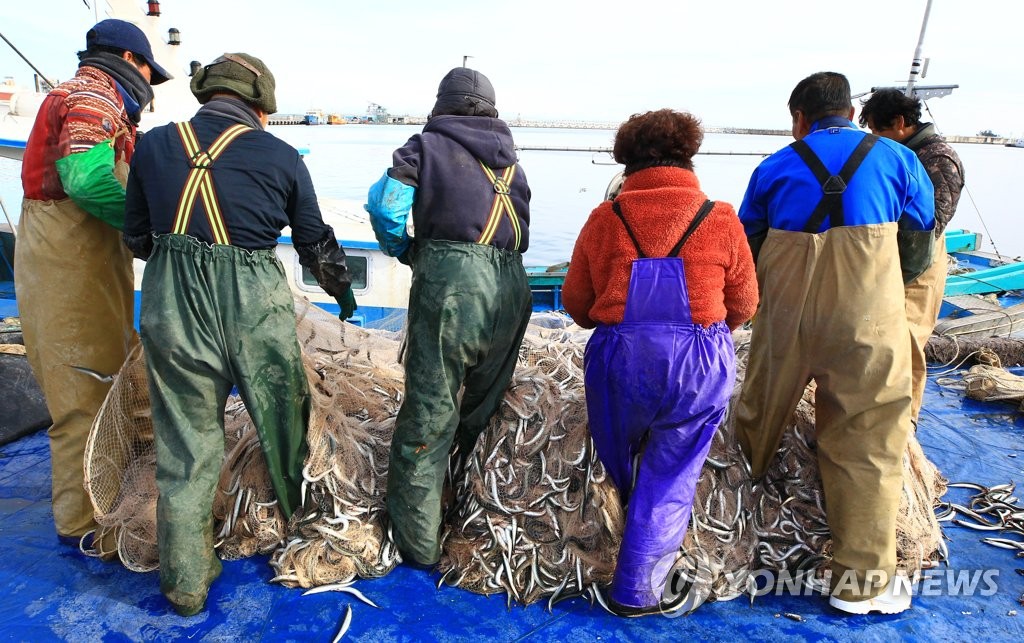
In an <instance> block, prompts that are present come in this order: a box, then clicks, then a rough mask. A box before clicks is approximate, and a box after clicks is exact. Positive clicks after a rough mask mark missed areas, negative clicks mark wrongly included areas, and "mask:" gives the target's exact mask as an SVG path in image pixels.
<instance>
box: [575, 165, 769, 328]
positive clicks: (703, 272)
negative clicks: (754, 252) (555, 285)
mask: <svg viewBox="0 0 1024 643" xmlns="http://www.w3.org/2000/svg"><path fill="white" fill-rule="evenodd" d="M706 199H707V196H705V195H704V193H703V192H701V189H700V183H699V182H698V180H697V176H696V175H695V174H694V173H693V172H691V171H690V170H684V169H682V168H676V167H653V168H648V169H646V170H640V171H638V172H635V173H633V174H631V175H630V176H628V177H627V178H626V181H625V183H624V184H623V186H622V193H621V194H620V195H619V197H618V201H619V205H620V207H621V209H622V215H623V217H625V219H626V221H627V222H629V226H630V228H631V229H632V230H633V234H635V235H636V238H637V241H638V242H639V243H640V247H641V248H642V249H643V251H644V253H645V254H646V255H647V256H648V257H664V256H665V255H667V254H668V252H669V250H671V249H672V247H673V246H674V245H675V244H676V243H677V242H678V241H679V239H680V238H681V237H682V236H683V233H684V232H685V231H686V228H687V227H689V225H690V222H691V221H692V220H693V217H694V216H695V215H696V214H697V210H698V209H700V207H701V205H703V204H704V201H705V200H706ZM679 256H680V257H682V259H683V265H684V267H685V271H686V284H687V289H688V290H689V294H690V308H691V313H692V317H693V321H694V323H697V324H700V325H702V326H705V327H707V326H709V325H711V324H712V323H714V322H717V321H723V320H724V321H725V323H726V324H728V326H729V328H730V329H735V328H737V327H739V326H740V325H742V324H743V322H745V321H747V320H748V319H750V318H751V317H752V316H753V315H754V312H755V311H756V310H757V302H758V291H757V277H756V274H755V271H754V261H753V259H752V257H751V254H750V246H749V245H747V238H746V235H745V234H744V232H743V224H741V223H740V220H739V218H738V217H737V216H736V211H735V210H734V209H733V207H732V206H731V205H729V204H728V203H725V202H723V201H716V202H715V207H714V209H712V211H711V213H710V214H709V215H708V216H707V218H705V219H704V221H703V222H702V223H701V224H700V225H699V226H698V227H697V229H696V230H695V231H694V233H693V234H692V235H690V238H689V239H688V240H687V241H686V243H685V244H684V245H683V249H682V251H681V252H680V253H679ZM636 258H637V252H636V248H635V247H634V245H633V242H632V240H630V238H629V235H628V233H627V232H626V229H625V227H623V225H622V222H621V221H620V220H619V218H618V217H617V216H615V213H614V212H613V211H612V204H611V201H605V202H603V203H601V204H600V205H599V206H597V208H595V209H594V211H593V212H591V213H590V217H589V218H588V219H587V222H586V223H585V224H584V225H583V229H582V230H581V231H580V236H579V238H578V239H577V240H576V247H575V249H574V250H573V253H572V261H570V263H569V272H568V273H567V274H566V277H565V285H564V286H563V288H562V301H563V302H564V304H565V310H566V311H567V312H568V313H569V315H571V316H572V318H573V320H574V321H575V322H576V323H577V324H579V325H580V326H583V327H584V328H593V327H594V326H596V325H597V324H618V323H621V322H622V318H623V316H624V314H625V310H626V293H627V292H628V290H629V277H630V273H631V270H632V264H633V260H634V259H636Z"/></svg>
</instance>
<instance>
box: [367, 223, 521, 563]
mask: <svg viewBox="0 0 1024 643" xmlns="http://www.w3.org/2000/svg"><path fill="white" fill-rule="evenodd" d="M412 266H413V276H412V289H411V291H410V293H409V325H408V330H407V332H406V337H407V341H408V347H407V350H406V359H405V401H404V402H403V403H402V408H401V410H400V411H399V412H398V418H397V420H396V421H395V433H394V437H393V438H392V440H391V457H390V465H389V471H388V496H387V504H388V513H389V515H390V518H391V523H392V527H393V532H392V533H393V535H394V538H395V542H396V544H397V545H398V548H399V550H400V551H401V552H402V553H403V555H404V556H405V557H406V559H408V558H412V559H413V562H415V563H419V564H421V565H430V564H433V563H436V562H437V561H438V559H439V558H440V555H441V544H440V535H441V534H440V531H441V509H442V508H441V491H442V487H443V485H444V477H445V472H446V470H447V468H448V457H449V453H450V451H451V448H452V444H453V441H455V440H457V441H458V447H459V450H460V452H462V453H463V454H465V453H468V452H469V451H471V450H472V449H473V446H474V444H475V443H476V439H477V437H478V436H479V435H480V433H481V432H482V431H483V430H484V428H485V427H486V426H487V422H488V421H489V420H490V419H491V416H492V415H494V413H495V411H497V409H498V405H499V404H500V403H501V399H502V397H504V395H505V390H506V389H507V388H508V383H509V381H510V380H511V378H512V373H513V371H514V370H515V366H516V360H517V358H518V355H519V345H520V343H521V342H522V339H523V335H524V334H525V333H526V326H527V324H528V323H529V321H530V311H531V295H530V286H529V283H528V282H527V279H526V271H525V270H524V269H523V259H522V255H521V254H519V253H518V252H510V251H505V250H498V249H496V248H494V247H493V246H489V245H480V244H476V243H459V242H454V241H433V240H430V241H417V242H416V247H415V252H414V256H413V261H412ZM460 389H463V390H462V395H461V401H460V397H459V394H460Z"/></svg>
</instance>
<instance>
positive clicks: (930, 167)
mask: <svg viewBox="0 0 1024 643" xmlns="http://www.w3.org/2000/svg"><path fill="white" fill-rule="evenodd" d="M860 124H861V127H867V128H868V129H870V130H871V132H872V133H873V134H877V135H878V136H884V137H885V138H888V139H892V140H894V141H898V142H900V143H902V144H904V145H906V146H907V147H909V148H910V149H911V150H913V151H914V153H915V154H917V158H918V159H919V160H920V161H921V164H922V165H924V169H925V170H926V171H927V172H928V177H929V178H930V179H931V180H932V187H933V188H934V189H935V239H936V242H935V255H934V259H933V261H932V265H931V267H930V268H928V270H925V271H924V272H923V273H922V274H921V276H919V277H918V278H917V279H914V280H913V281H911V282H910V283H908V284H906V285H905V286H904V288H903V290H904V293H905V294H906V297H907V322H908V323H909V324H910V344H911V351H912V352H911V359H912V365H911V374H912V375H913V378H914V381H913V397H912V398H911V402H910V412H911V415H912V417H913V419H914V424H915V426H916V425H917V418H918V416H919V415H920V414H921V400H922V399H923V398H924V384H925V381H926V380H927V375H928V373H927V365H926V363H925V358H924V347H925V344H927V343H928V338H929V337H931V336H932V331H933V330H934V329H935V322H936V321H938V319H939V309H940V308H942V294H943V291H944V290H945V289H946V273H947V272H948V270H949V268H948V259H947V255H946V243H945V237H944V236H943V233H944V231H945V229H946V226H947V225H949V222H950V220H951V219H952V218H953V215H954V214H955V213H956V205H957V203H958V202H959V201H960V192H961V191H962V190H963V189H964V166H963V163H961V162H960V156H959V155H958V154H957V153H956V150H954V149H953V148H952V147H951V146H950V145H949V143H947V142H946V139H944V138H942V136H940V135H939V133H938V132H937V131H936V130H935V124H934V123H922V122H921V101H919V100H918V99H917V98H916V97H914V96H907V95H905V94H904V93H903V92H901V91H900V90H898V89H881V90H879V91H877V92H875V93H873V94H872V95H871V98H869V99H868V100H866V101H865V102H864V104H863V106H862V107H861V111H860Z"/></svg>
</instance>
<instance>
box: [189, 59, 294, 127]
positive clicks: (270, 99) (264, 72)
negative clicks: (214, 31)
mask: <svg viewBox="0 0 1024 643" xmlns="http://www.w3.org/2000/svg"><path fill="white" fill-rule="evenodd" d="M191 88H192V93H193V94H194V95H195V97H196V99H197V100H198V101H199V102H200V103H206V102H208V101H209V100H210V98H212V97H213V95H214V94H217V93H219V92H229V93H231V94H235V95H236V96H238V97H239V98H241V99H242V100H244V101H245V102H247V103H251V104H252V105H255V106H256V107H259V108H260V109H262V110H263V111H264V112H266V113H268V114H273V113H274V112H276V111H277V99H276V98H275V97H274V88H275V82H274V74H272V73H270V70H269V69H267V66H266V65H264V64H263V61H262V60H260V59H259V58H257V57H256V56H250V55H249V54H241V53H239V54H224V55H223V56H221V57H220V58H218V59H217V60H215V61H213V62H212V63H210V64H209V65H206V66H205V67H203V68H202V69H200V70H199V71H198V72H196V74H195V76H193V77H192V83H191Z"/></svg>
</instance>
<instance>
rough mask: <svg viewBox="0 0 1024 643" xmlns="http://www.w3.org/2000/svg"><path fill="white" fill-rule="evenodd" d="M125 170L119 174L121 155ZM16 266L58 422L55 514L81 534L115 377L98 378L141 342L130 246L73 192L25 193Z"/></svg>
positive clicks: (37, 364) (36, 366)
mask: <svg viewBox="0 0 1024 643" xmlns="http://www.w3.org/2000/svg"><path fill="white" fill-rule="evenodd" d="M120 169H121V173H122V174H123V173H124V166H123V164H121V166H120ZM15 265H16V266H17V269H16V271H15V276H14V281H15V286H16V289H17V296H18V310H19V312H20V314H21V327H22V331H23V332H24V335H25V349H26V353H27V356H28V361H29V364H31V366H32V372H33V373H34V374H35V377H36V379H37V380H38V381H39V386H40V387H41V388H42V390H43V394H44V395H45V396H46V407H47V409H48V410H49V412H50V418H51V419H52V421H53V425H52V426H51V427H50V429H49V431H48V435H49V438H50V460H51V466H52V472H53V482H52V494H53V495H52V497H53V521H54V524H55V525H56V528H57V534H58V535H60V536H67V537H78V536H82V535H83V534H85V533H86V532H88V531H90V530H93V529H95V528H96V521H95V520H94V518H93V515H94V514H93V507H92V502H91V501H90V500H89V496H88V494H87V493H86V491H85V486H84V455H85V442H86V438H87V437H88V435H89V430H90V429H91V427H92V423H93V420H94V419H95V417H96V412H97V411H98V410H99V408H100V405H101V404H103V400H104V399H105V398H106V396H107V392H108V391H109V390H110V382H109V381H101V379H100V378H101V377H102V376H106V375H114V374H116V373H117V372H118V370H120V368H121V365H122V364H123V363H124V359H125V357H126V356H127V354H128V352H129V351H130V350H131V349H132V348H133V347H134V346H135V344H136V343H137V342H138V336H137V335H136V334H135V329H134V327H133V325H132V318H133V315H134V283H133V276H132V255H131V252H129V251H128V249H127V248H125V246H124V244H123V243H122V242H121V232H120V231H119V230H117V229H115V228H113V227H111V226H109V225H107V224H106V223H104V222H102V221H100V220H99V219H97V218H95V217H93V216H91V215H89V214H87V213H86V212H85V211H84V210H82V209H80V208H79V207H78V206H76V205H75V204H74V202H73V201H71V199H64V200H62V201H35V200H31V199H25V201H24V203H23V205H22V210H21V221H20V222H19V224H18V241H17V244H16V248H15ZM74 367H80V368H83V369H88V370H89V371H92V372H95V373H96V374H97V375H96V376H93V375H90V374H89V373H88V372H85V371H81V370H77V369H76V368H74ZM102 550H103V551H112V549H111V547H108V546H103V547H102Z"/></svg>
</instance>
